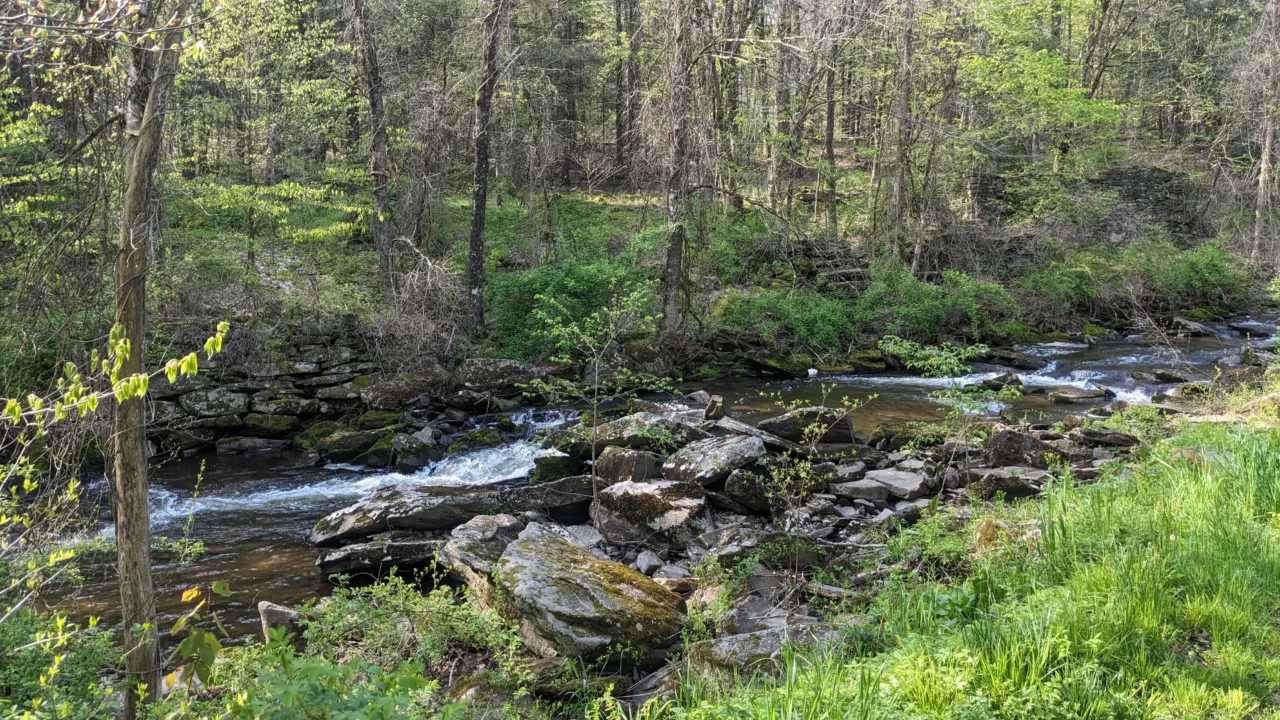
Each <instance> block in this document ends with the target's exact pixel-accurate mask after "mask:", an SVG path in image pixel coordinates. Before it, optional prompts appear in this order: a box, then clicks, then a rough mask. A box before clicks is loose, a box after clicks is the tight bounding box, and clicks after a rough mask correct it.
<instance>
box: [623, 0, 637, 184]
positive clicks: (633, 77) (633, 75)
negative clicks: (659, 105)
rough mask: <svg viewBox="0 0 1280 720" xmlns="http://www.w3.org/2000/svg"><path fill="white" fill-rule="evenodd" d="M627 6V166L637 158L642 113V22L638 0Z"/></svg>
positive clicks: (630, 1) (628, 0)
mask: <svg viewBox="0 0 1280 720" xmlns="http://www.w3.org/2000/svg"><path fill="white" fill-rule="evenodd" d="M624 2H626V4H627V42H628V44H629V45H628V47H627V142H626V153H627V166H628V167H630V166H631V164H632V163H634V162H635V157H636V142H637V140H636V117H637V116H638V115H639V113H640V22H639V20H638V19H637V18H636V0H624Z"/></svg>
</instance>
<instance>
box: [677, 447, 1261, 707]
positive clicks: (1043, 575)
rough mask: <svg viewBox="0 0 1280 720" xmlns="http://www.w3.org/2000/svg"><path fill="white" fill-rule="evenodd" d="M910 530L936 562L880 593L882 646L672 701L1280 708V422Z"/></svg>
mask: <svg viewBox="0 0 1280 720" xmlns="http://www.w3.org/2000/svg"><path fill="white" fill-rule="evenodd" d="M911 533H912V534H908V535H904V536H903V540H902V541H900V543H901V546H900V547H898V548H897V549H895V552H898V553H899V554H900V555H901V556H903V557H904V558H905V559H913V560H914V561H915V562H916V563H917V565H918V566H919V567H921V568H922V569H924V571H921V572H917V573H915V574H913V575H901V576H898V577H896V578H894V579H892V580H890V581H889V582H888V584H887V586H886V587H885V589H884V591H883V592H882V593H881V594H880V595H879V596H878V598H877V599H876V600H875V601H874V603H873V604H872V605H871V607H870V608H869V609H868V613H869V615H870V619H871V621H872V623H873V624H874V626H875V627H877V628H878V637H879V638H880V641H879V648H876V647H872V648H870V649H865V648H864V650H863V654H859V653H858V651H857V650H854V651H852V652H850V651H849V650H848V649H847V648H846V649H844V650H837V651H834V652H833V651H825V652H818V651H809V652H796V653H792V655H791V656H790V657H789V659H788V662H787V663H786V669H787V671H786V672H785V673H784V674H783V676H782V677H781V679H768V678H756V679H752V680H747V681H739V682H736V683H729V684H727V685H724V684H720V685H717V684H711V683H700V682H695V683H691V684H689V685H687V686H686V687H685V689H684V694H683V696H682V697H681V699H680V700H679V702H677V703H675V705H674V706H672V707H670V708H669V709H668V711H667V713H666V714H667V715H668V716H669V717H673V718H713V717H716V718H718V717H744V718H746V717H750V718H797V719H799V718H815V719H816V718H940V719H941V718H948V719H951V718H954V719H956V720H979V719H985V718H1001V719H1004V718H1009V719H1013V718H1055V719H1056V718H1062V719H1063V720H1066V719H1067V718H1135V719H1136V718H1150V719H1153V720H1154V719H1158V718H1246V717H1251V718H1272V717H1280V711H1278V710H1277V702H1276V699H1275V698H1276V695H1277V692H1278V691H1280V659H1277V658H1278V657H1280V655H1278V652H1280V627H1277V621H1276V617H1277V611H1280V432H1278V431H1276V430H1268V429H1256V428H1253V429H1250V428H1241V427H1232V426H1227V425H1202V426H1194V427H1188V428H1186V429H1183V430H1182V431H1181V433H1180V434H1178V435H1176V436H1175V437H1173V438H1172V439H1170V440H1168V441H1164V442H1161V443H1159V444H1158V445H1156V446H1155V447H1154V448H1153V449H1152V450H1151V451H1150V453H1149V456H1148V457H1146V458H1145V459H1144V460H1142V461H1141V462H1139V463H1137V464H1135V465H1134V466H1132V467H1131V469H1130V470H1129V471H1126V472H1116V473H1113V474H1111V475H1110V476H1109V477H1106V478H1104V479H1103V480H1102V481H1100V482H1098V483H1096V484H1092V485H1075V484H1073V483H1069V482H1066V483H1059V484H1056V485H1054V486H1053V487H1052V488H1051V489H1050V490H1049V491H1048V492H1047V493H1046V495H1045V496H1044V497H1043V498H1042V499H1041V500H1040V501H1037V502H1024V503H1020V504H1016V505H1004V504H997V506H996V507H995V508H993V509H990V510H986V511H983V512H980V513H978V514H977V516H976V517H974V518H972V519H971V520H969V521H968V522H967V523H963V522H962V518H961V517H959V516H958V515H957V514H956V511H954V510H948V511H943V512H941V513H938V514H935V515H933V516H932V517H929V518H927V519H926V520H925V521H923V523H922V524H921V525H918V526H917V527H916V528H914V529H913V530H912V531H911ZM907 548H914V549H913V550H907ZM911 553H914V557H907V556H908V555H910V554H911Z"/></svg>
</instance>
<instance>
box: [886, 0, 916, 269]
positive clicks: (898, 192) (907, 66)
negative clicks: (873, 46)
mask: <svg viewBox="0 0 1280 720" xmlns="http://www.w3.org/2000/svg"><path fill="white" fill-rule="evenodd" d="M906 4H907V8H906V13H907V15H906V20H905V24H904V26H903V30H902V64H901V65H900V66H899V68H898V102H897V107H896V110H895V112H894V115H896V116H897V117H896V121H897V126H898V152H897V158H896V160H895V162H894V168H893V186H892V188H891V190H890V196H889V219H890V222H891V223H892V229H893V231H894V232H898V233H900V232H901V230H902V224H903V219H904V216H905V214H906V204H907V187H906V185H907V161H908V159H909V158H910V152H911V56H912V43H913V34H914V32H915V22H916V3H915V0H906ZM894 247H895V249H896V248H897V241H896V240H895V242H894Z"/></svg>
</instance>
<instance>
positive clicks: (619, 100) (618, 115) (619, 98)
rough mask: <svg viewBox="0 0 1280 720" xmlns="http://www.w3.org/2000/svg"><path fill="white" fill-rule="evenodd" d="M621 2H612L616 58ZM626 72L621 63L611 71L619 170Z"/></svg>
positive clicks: (623, 140)
mask: <svg viewBox="0 0 1280 720" xmlns="http://www.w3.org/2000/svg"><path fill="white" fill-rule="evenodd" d="M623 19H624V18H623V12H622V0H613V47H614V52H616V53H617V54H618V57H622V56H623V53H624V52H625V51H624V49H623V47H622V33H623V31H624V29H625V23H624V22H623ZM626 77H627V72H626V66H625V63H622V62H621V61H620V62H619V63H618V67H616V68H614V70H613V95H614V97H613V100H614V103H613V154H614V162H615V163H616V164H617V166H618V168H619V169H623V170H625V169H626V167H627V147H626V142H627V82H626Z"/></svg>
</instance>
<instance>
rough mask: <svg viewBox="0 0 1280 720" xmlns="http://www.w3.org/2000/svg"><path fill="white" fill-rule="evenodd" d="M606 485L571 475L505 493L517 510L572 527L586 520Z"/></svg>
mask: <svg viewBox="0 0 1280 720" xmlns="http://www.w3.org/2000/svg"><path fill="white" fill-rule="evenodd" d="M605 486H606V483H605V481H604V480H603V479H602V478H592V477H591V476H590V475H574V476H572V477H567V478H560V479H559V480H552V481H551V482H545V483H539V484H537V485H526V486H525V487H521V488H516V489H514V490H511V491H509V492H508V493H506V502H507V504H508V505H510V506H512V507H514V508H516V509H518V510H537V511H539V512H544V513H546V514H547V515H549V516H550V517H551V519H552V520H555V521H556V522H559V523H565V524H569V525H572V524H577V523H582V522H586V521H587V519H588V518H589V517H590V507H591V501H592V500H593V499H594V498H595V495H596V493H598V492H599V491H600V489H601V488H603V487H605Z"/></svg>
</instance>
